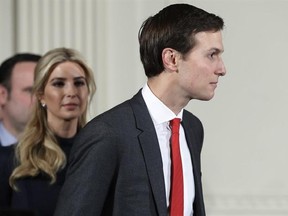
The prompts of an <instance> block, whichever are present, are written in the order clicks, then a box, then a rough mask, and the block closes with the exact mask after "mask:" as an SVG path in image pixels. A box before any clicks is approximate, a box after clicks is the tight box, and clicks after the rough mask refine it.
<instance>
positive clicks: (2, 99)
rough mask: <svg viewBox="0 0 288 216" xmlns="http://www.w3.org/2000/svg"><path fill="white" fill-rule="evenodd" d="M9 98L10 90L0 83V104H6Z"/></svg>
mask: <svg viewBox="0 0 288 216" xmlns="http://www.w3.org/2000/svg"><path fill="white" fill-rule="evenodd" d="M7 100H8V90H7V89H6V88H5V87H4V86H3V85H1V84H0V106H3V105H4V104H6V102H7Z"/></svg>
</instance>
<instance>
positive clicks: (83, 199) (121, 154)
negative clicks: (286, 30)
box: [55, 4, 226, 216]
mask: <svg viewBox="0 0 288 216" xmlns="http://www.w3.org/2000/svg"><path fill="white" fill-rule="evenodd" d="M223 25H224V23H223V20H222V19H221V18H220V17H218V16H216V15H214V14H211V13H208V12H206V11H204V10H202V9H199V8H196V7H194V6H192V5H188V4H174V5H170V6H168V7H166V8H164V9H163V10H161V11H160V12H159V13H157V14H156V15H155V16H152V17H149V18H148V19H147V20H146V21H145V22H144V23H143V25H142V27H141V29H140V31H139V43H140V55H141V61H142V63H143V66H144V69H145V73H146V76H147V77H148V81H147V84H145V86H144V87H143V89H141V90H140V91H139V92H138V93H137V94H136V95H135V96H134V97H133V98H132V99H130V100H127V101H125V102H124V103H122V104H120V105H118V106H116V107H114V108H112V109H111V110H109V111H107V112H105V113H103V114H101V115H99V116H97V117H95V118H94V119H93V120H92V121H90V122H89V123H88V124H87V126H86V127H85V128H84V129H82V131H81V132H80V135H79V136H78V139H77V140H76V142H75V145H74V146H73V149H72V152H71V155H70V160H69V168H68V172H67V178H66V182H65V183H64V187H63V189H62V192H61V194H60V197H59V201H58V206H57V209H56V213H55V216H66V215H67V216H68V215H69V216H71V215H72V216H76V215H77V216H82V215H83V216H96V215H105V216H109V215H127V216H132V215H135V216H150V215H155V216H156V215H160V216H165V215H170V216H174V215H177V216H180V215H185V216H190V215H194V216H204V215H205V208H204V201H203V193H202V183H201V166H200V152H201V149H202V144H203V127H202V124H201V122H200V120H199V119H198V118H197V117H196V116H194V115H193V114H192V113H190V112H188V111H186V110H184V109H183V108H184V107H185V106H186V105H187V104H188V102H189V101H190V100H191V99H198V100H210V99H211V98H212V97H213V96H214V91H215V88H216V87H217V82H218V78H219V77H220V76H223V75H225V73H226V70H225V66H224V63H223V61H222V58H221V54H222V52H223V50H224V48H223V44H222V35H221V31H222V29H223ZM174 118H176V119H180V120H181V126H180V135H179V137H180V146H178V147H179V148H178V153H179V154H180V167H181V169H180V170H181V172H180V173H181V174H179V176H176V177H175V178H174V173H176V171H174V167H173V170H172V165H173V166H174V157H173V160H172V157H170V155H171V154H172V155H173V154H174V153H173V150H171V149H172V146H171V148H170V144H169V143H170V136H171V129H170V126H169V122H170V120H172V119H174ZM173 134H174V132H173ZM177 140H179V139H178V137H177ZM178 144H179V143H178ZM173 145H174V144H173ZM178 159H179V155H178ZM178 162H179V160H178ZM171 164H172V165H171ZM178 165H179V163H178ZM177 173H178V172H177ZM172 175H173V178H172ZM180 176H181V177H180ZM179 179H181V181H179V182H181V184H180V183H179V185H177V187H178V188H181V191H182V192H177V193H172V192H170V190H172V185H173V187H174V181H178V180H179ZM176 196H177V197H178V198H177V200H176V201H175V202H174V201H173V202H172V200H174V198H175V197H176ZM180 200H181V201H180ZM172 203H173V205H172ZM174 203H175V204H176V206H177V207H173V206H174V205H175V204H174ZM179 206H180V207H179ZM174 208H176V209H180V210H179V211H178V212H177V211H172V209H174ZM175 212H176V213H175Z"/></svg>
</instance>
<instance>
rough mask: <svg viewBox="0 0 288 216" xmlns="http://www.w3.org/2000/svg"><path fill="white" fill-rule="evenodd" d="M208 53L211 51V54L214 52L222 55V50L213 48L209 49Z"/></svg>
mask: <svg viewBox="0 0 288 216" xmlns="http://www.w3.org/2000/svg"><path fill="white" fill-rule="evenodd" d="M209 51H213V52H216V53H217V54H218V53H223V52H224V49H219V48H216V47H213V48H211V49H209Z"/></svg>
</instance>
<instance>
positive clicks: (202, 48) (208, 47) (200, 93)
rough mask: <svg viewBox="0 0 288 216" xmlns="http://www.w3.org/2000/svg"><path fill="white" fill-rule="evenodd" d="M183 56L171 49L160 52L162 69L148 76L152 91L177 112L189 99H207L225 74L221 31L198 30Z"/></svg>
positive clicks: (211, 95)
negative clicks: (190, 46) (150, 76)
mask: <svg viewBox="0 0 288 216" xmlns="http://www.w3.org/2000/svg"><path fill="white" fill-rule="evenodd" d="M195 39H196V45H195V47H194V48H193V49H192V50H191V51H190V52H189V53H188V54H187V56H186V57H185V59H184V58H183V56H182V55H181V54H180V53H179V52H177V51H176V50H174V49H171V48H165V49H164V50H163V51H162V61H163V65H164V71H163V72H162V73H160V75H158V76H156V77H152V78H149V79H148V86H149V87H150V89H151V90H152V92H153V93H154V94H155V95H156V96H157V97H158V98H159V99H160V100H161V101H162V102H163V103H164V104H165V105H166V106H167V107H169V108H170V109H171V110H172V111H173V112H174V113H175V114H176V115H177V114H178V113H179V112H180V111H181V109H183V108H184V107H185V106H186V105H187V104H188V102H189V101H190V100H191V99H198V100H210V99H212V98H213V96H214V92H215V89H216V87H217V84H218V79H219V77H220V76H224V75H225V74H226V69H225V65H224V62H223V60H222V57H221V55H222V53H223V52H224V47H223V43H222V34H221V31H217V32H199V33H197V34H196V35H195Z"/></svg>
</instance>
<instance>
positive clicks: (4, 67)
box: [0, 53, 41, 93]
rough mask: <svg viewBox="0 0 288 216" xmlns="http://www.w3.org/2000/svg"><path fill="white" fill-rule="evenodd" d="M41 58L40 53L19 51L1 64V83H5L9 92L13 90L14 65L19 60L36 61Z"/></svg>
mask: <svg viewBox="0 0 288 216" xmlns="http://www.w3.org/2000/svg"><path fill="white" fill-rule="evenodd" d="M40 58H41V56H40V55H37V54H32V53H17V54H15V55H14V56H12V57H10V58H8V59H6V60H5V61H3V63H2V64H1V65H0V84H1V85H3V86H4V87H5V88H6V89H7V91H8V93H9V92H10V91H11V76H12V71H13V68H14V66H15V65H16V64H17V63H19V62H35V63H37V62H38V61H39V59H40Z"/></svg>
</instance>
